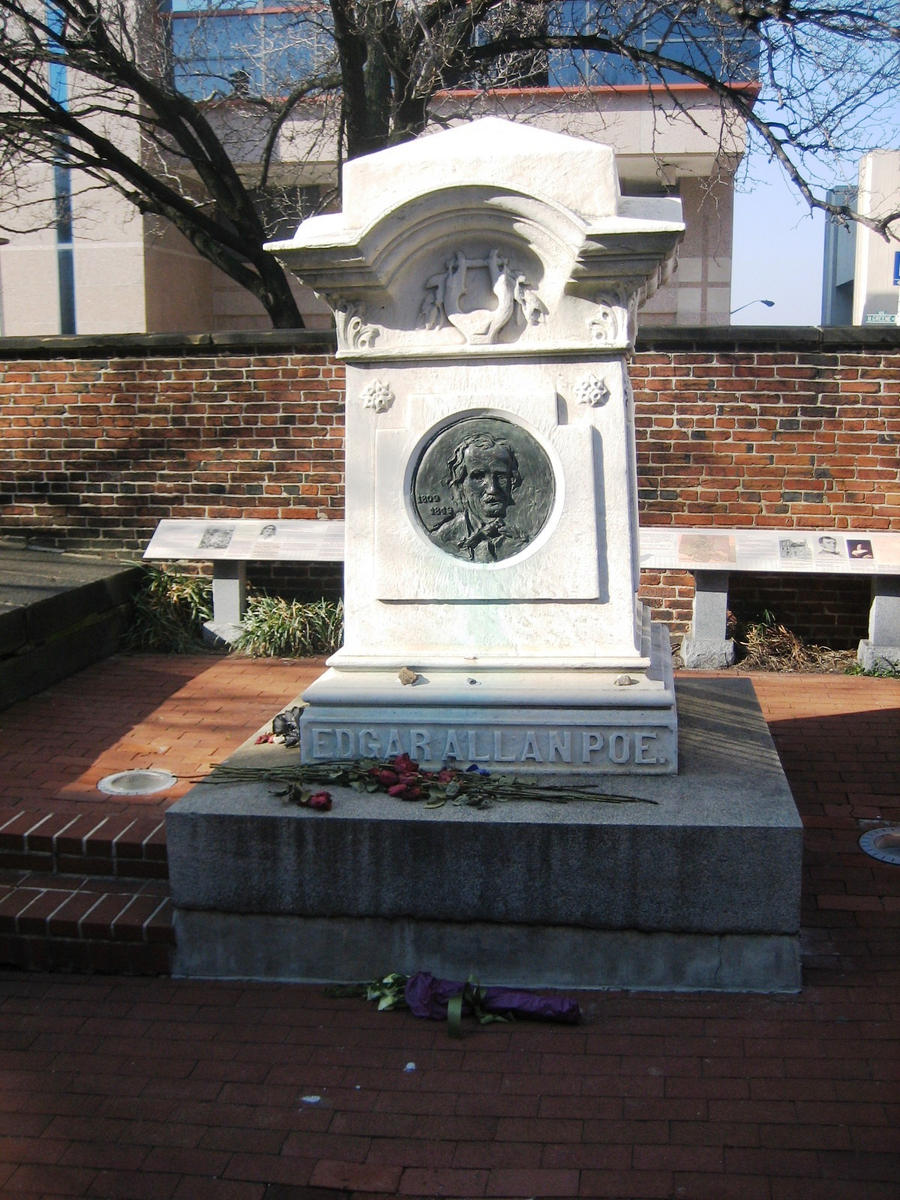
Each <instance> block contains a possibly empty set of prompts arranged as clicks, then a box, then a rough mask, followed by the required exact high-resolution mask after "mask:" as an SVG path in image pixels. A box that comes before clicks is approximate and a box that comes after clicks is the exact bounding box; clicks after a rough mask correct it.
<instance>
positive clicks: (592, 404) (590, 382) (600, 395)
mask: <svg viewBox="0 0 900 1200" xmlns="http://www.w3.org/2000/svg"><path fill="white" fill-rule="evenodd" d="M610 395H611V393H610V390H609V388H608V387H607V386H606V384H605V383H604V382H603V380H602V379H600V378H599V377H598V376H597V375H586V376H585V377H584V379H582V380H580V381H579V382H578V384H577V386H576V388H575V399H576V400H577V401H578V403H579V404H582V405H584V406H586V407H588V408H601V407H602V406H603V405H604V404H605V403H606V402H607V400H609V397H610Z"/></svg>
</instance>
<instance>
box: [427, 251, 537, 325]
mask: <svg viewBox="0 0 900 1200" xmlns="http://www.w3.org/2000/svg"><path fill="white" fill-rule="evenodd" d="M546 315H547V309H546V307H545V306H544V304H543V303H542V302H541V300H540V298H539V297H538V294H537V292H536V291H535V289H534V288H533V287H532V286H531V284H529V283H528V281H527V280H526V278H525V275H524V274H523V273H522V272H521V271H519V270H518V269H517V268H516V267H514V266H513V265H512V263H511V262H510V260H509V259H508V258H506V257H505V256H504V255H503V254H501V252H500V251H499V250H491V251H490V253H489V254H488V255H487V257H486V258H469V257H468V256H467V255H466V254H465V253H464V252H463V251H462V250H457V251H456V252H455V254H454V255H453V257H452V258H451V259H450V260H449V261H448V262H446V263H445V264H444V270H443V271H442V272H440V273H439V274H437V275H432V276H431V278H430V279H428V280H427V281H426V283H425V298H424V300H423V301H422V306H421V308H420V309H419V327H420V328H422V329H441V328H443V327H444V326H445V325H448V324H449V325H452V326H453V328H454V329H456V330H458V331H459V332H460V333H461V334H462V335H463V337H464V338H465V340H466V344H467V345H469V346H478V345H492V344H493V343H495V342H497V341H499V339H500V336H501V334H502V333H503V332H504V330H506V329H507V327H508V326H509V325H510V324H511V323H513V322H515V323H517V324H518V326H519V329H520V331H521V329H523V328H525V327H527V326H528V325H537V324H539V323H540V322H541V321H543V320H544V318H545V316H546Z"/></svg>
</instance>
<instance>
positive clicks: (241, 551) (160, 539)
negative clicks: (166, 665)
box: [144, 517, 344, 644]
mask: <svg viewBox="0 0 900 1200" xmlns="http://www.w3.org/2000/svg"><path fill="white" fill-rule="evenodd" d="M343 558H344V522H343V521H326V520H312V521H311V520H299V519H298V520H289V521H267V520H262V519H260V518H258V517H256V518H252V519H251V518H247V519H241V520H238V519H235V520H231V519H228V518H216V519H214V520H208V521H205V520H179V519H169V520H164V521H160V523H159V524H158V525H157V527H156V532H155V533H154V534H153V537H152V538H151V540H150V544H149V545H148V546H147V549H146V550H145V551H144V559H145V560H168V561H181V562H211V563H212V564H213V581H212V588H213V619H212V620H211V621H207V622H206V626H205V636H207V638H208V640H209V641H211V642H213V643H217V642H218V643H226V644H231V642H233V641H234V640H235V639H236V638H237V636H238V635H239V634H240V632H241V620H242V618H243V615H244V611H245V609H246V604H247V563H248V562H342V561H343Z"/></svg>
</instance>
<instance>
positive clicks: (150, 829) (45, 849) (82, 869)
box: [0, 808, 169, 879]
mask: <svg viewBox="0 0 900 1200" xmlns="http://www.w3.org/2000/svg"><path fill="white" fill-rule="evenodd" d="M3 868H5V869H9V870H25V871H40V872H45V873H47V874H50V875H57V874H58V875H90V876H101V877H107V876H112V877H114V878H117V879H118V878H121V879H167V878H168V875H169V869H168V863H167V860H166V828H165V820H164V817H163V815H162V813H159V812H157V813H154V814H153V815H146V816H145V815H143V814H141V815H138V816H134V815H133V813H113V814H110V815H108V816H104V815H103V814H98V813H93V814H91V813H83V812H82V813H76V814H74V815H73V814H72V813H71V811H70V812H56V813H54V812H49V813H48V812H46V811H36V810H25V809H21V808H2V809H0V869H3Z"/></svg>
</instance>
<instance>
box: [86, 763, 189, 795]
mask: <svg viewBox="0 0 900 1200" xmlns="http://www.w3.org/2000/svg"><path fill="white" fill-rule="evenodd" d="M173 783H177V780H176V778H175V776H174V775H172V774H171V772H169V771H163V770H162V769H161V768H159V767H144V768H137V769H135V770H132V771H116V773H115V774H114V775H107V776H106V777H105V778H104V779H101V780H100V782H99V783H98V784H97V791H98V792H103V794H104V796H152V795H153V793H154V792H164V791H165V790H166V788H170V787H171V786H172V784H173Z"/></svg>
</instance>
